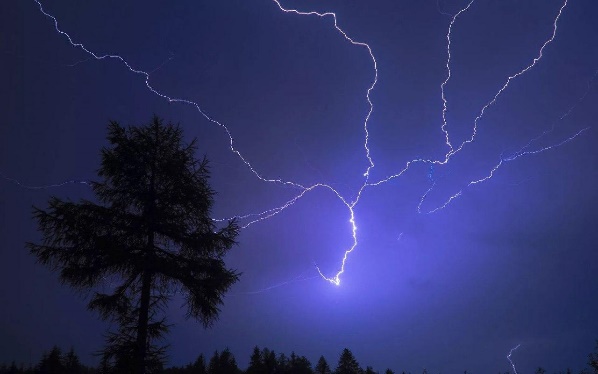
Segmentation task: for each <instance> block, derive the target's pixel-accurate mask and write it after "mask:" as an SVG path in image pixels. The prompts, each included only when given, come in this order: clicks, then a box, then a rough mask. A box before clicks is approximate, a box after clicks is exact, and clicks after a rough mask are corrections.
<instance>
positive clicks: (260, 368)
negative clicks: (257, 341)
mask: <svg viewBox="0 0 598 374" xmlns="http://www.w3.org/2000/svg"><path fill="white" fill-rule="evenodd" d="M246 373H247V374H263V373H264V361H263V360H262V352H261V351H260V348H259V347H258V346H257V345H256V346H255V347H254V348H253V352H252V353H251V357H250V358H249V366H248V367H247V370H246Z"/></svg>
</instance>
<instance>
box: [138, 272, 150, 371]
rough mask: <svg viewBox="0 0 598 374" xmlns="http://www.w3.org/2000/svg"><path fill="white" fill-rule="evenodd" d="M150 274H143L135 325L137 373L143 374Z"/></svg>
mask: <svg viewBox="0 0 598 374" xmlns="http://www.w3.org/2000/svg"><path fill="white" fill-rule="evenodd" d="M151 285H152V274H151V273H150V272H149V271H145V272H144V273H143V280H142V285H141V299H140V302H139V304H140V305H139V321H138V324H137V373H138V374H145V356H146V353H147V325H148V321H149V304H150V292H151Z"/></svg>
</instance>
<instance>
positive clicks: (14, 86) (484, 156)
mask: <svg viewBox="0 0 598 374" xmlns="http://www.w3.org/2000/svg"><path fill="white" fill-rule="evenodd" d="M42 4H43V6H44V9H45V10H46V11H47V12H49V13H51V14H53V15H54V16H56V18H57V19H58V21H59V26H60V28H61V29H62V30H64V31H65V32H67V33H69V35H71V37H72V38H73V41H75V42H80V43H83V44H84V45H85V46H86V47H87V48H88V49H89V50H91V51H93V52H95V53H97V54H98V55H104V54H118V55H120V56H122V57H123V58H125V59H126V61H128V63H129V64H130V65H131V66H132V67H134V68H136V69H140V70H144V71H146V72H151V75H150V84H151V85H152V87H154V88H155V89H157V90H159V91H160V92H162V93H164V94H166V95H169V96H171V97H176V98H182V99H186V100H190V101H193V102H196V103H198V104H199V105H200V106H201V108H202V109H203V110H204V111H205V113H207V114H208V115H209V116H210V117H211V118H213V119H214V120H216V121H218V122H220V123H222V124H224V125H226V126H227V128H228V129H229V130H230V132H231V134H232V135H233V137H234V139H235V146H236V149H237V150H239V151H240V152H241V153H242V154H243V156H244V157H245V158H246V159H247V160H248V161H249V162H251V164H252V165H253V166H254V168H255V170H256V171H257V172H259V173H260V174H261V175H262V176H264V177H265V178H275V179H276V178H281V179H284V180H288V181H293V182H295V183H300V184H302V185H304V186H311V185H313V184H316V183H325V184H327V185H329V186H330V187H332V188H334V189H335V190H336V191H337V192H338V193H339V194H340V195H341V196H343V197H344V198H345V200H346V201H347V202H350V201H352V200H353V199H354V198H355V197H356V196H357V194H358V192H359V191H360V187H362V185H363V183H364V178H363V173H364V171H365V170H366V168H367V166H368V160H367V158H366V154H365V149H364V136H365V134H364V119H365V117H366V115H367V113H368V110H369V106H368V102H367V100H366V91H367V89H368V87H370V85H371V84H372V82H373V79H374V76H375V75H374V73H375V72H374V66H373V61H372V59H371V57H370V55H369V54H368V51H367V49H366V48H364V47H362V46H355V45H352V44H350V43H349V42H348V41H347V40H345V39H344V38H343V37H342V35H341V34H340V33H339V32H338V31H336V30H335V29H334V23H333V19H332V17H325V18H320V17H317V16H301V15H297V14H288V13H284V12H282V11H281V10H280V9H279V8H278V6H277V5H276V3H275V2H274V1H272V0H251V1H249V0H243V1H242V0H237V1H176V2H158V1H131V2H121V1H101V2H100V1H96V2H80V1H74V0H73V1H60V2H58V1H43V2H42ZM467 4H468V1H461V0H445V1H440V2H439V3H436V1H434V0H430V1H391V0H381V1H332V0H331V1H325V2H321V1H319V2H318V1H282V5H283V6H284V7H285V8H293V7H295V8H296V9H299V10H301V11H311V10H316V11H319V12H325V11H331V12H336V14H337V18H338V24H339V26H340V27H341V28H342V29H343V30H344V31H345V32H347V34H348V35H349V36H350V37H351V38H353V40H356V41H359V42H365V43H367V44H368V45H369V46H370V47H371V49H372V51H373V53H374V55H375V58H376V61H377V67H378V83H377V85H376V86H375V89H374V90H373V91H372V92H371V94H370V98H371V100H372V102H373V106H374V109H373V113H372V116H371V118H370V120H369V123H368V129H369V134H370V138H369V148H370V151H371V157H372V159H373V161H374V163H375V167H374V168H373V169H372V170H371V172H370V179H369V181H370V182H372V183H374V182H377V181H381V180H384V179H385V178H386V177H388V176H390V175H393V174H396V173H398V172H399V171H400V170H402V169H403V168H404V167H405V165H406V162H408V161H410V160H413V159H418V158H423V159H430V160H444V157H445V155H446V153H447V152H448V151H449V147H448V146H447V145H446V144H445V137H444V134H443V132H442V131H441V125H442V123H443V119H442V109H443V102H442V98H441V84H442V82H443V81H445V79H446V78H447V67H446V63H447V39H446V36H447V31H448V29H449V24H450V22H451V19H452V16H451V14H455V13H457V12H458V11H459V10H460V9H463V8H464V7H465V6H466V5H467ZM562 5H563V1H562V0H558V1H557V0H550V1H548V0H535V1H531V0H530V1H516V0H503V1H495V0H477V1H476V2H474V3H473V4H472V5H471V7H470V8H469V9H468V10H467V11H466V12H464V13H462V14H461V16H459V17H458V18H457V19H456V22H455V23H454V25H453V27H452V33H451V62H450V70H451V78H450V80H449V81H448V83H447V84H446V86H445V98H446V99H447V112H446V119H447V126H446V130H447V131H448V133H449V136H450V140H451V141H452V143H453V145H454V147H455V148H458V145H459V144H461V143H462V142H463V141H465V140H466V139H469V138H470V136H471V134H472V130H473V126H474V120H475V118H476V117H477V116H478V115H479V114H480V111H481V109H482V108H483V107H484V106H485V105H486V104H487V103H488V102H490V100H492V98H493V97H494V96H495V95H496V94H497V92H498V91H499V90H500V89H501V87H503V85H504V84H505V83H506V82H507V78H508V77H509V76H513V75H515V74H516V73H518V72H520V71H522V69H524V68H526V67H527V66H529V65H530V64H532V62H533V61H534V58H537V57H538V53H539V51H540V48H541V47H542V45H543V44H544V43H545V42H546V41H547V40H549V39H550V37H551V35H552V32H553V22H554V20H555V17H556V15H557V14H558V12H559V9H560V7H561V6H562ZM0 8H1V11H0V25H1V26H0V27H1V32H0V38H1V39H0V41H1V42H0V48H1V56H2V57H1V59H2V67H3V68H2V69H0V76H1V81H0V82H2V84H1V85H0V90H1V91H0V92H1V95H0V98H1V100H2V108H3V121H2V122H3V124H2V125H1V126H0V131H1V132H0V141H1V142H2V143H1V146H0V154H1V157H0V173H2V176H4V178H3V179H0V215H1V216H0V217H1V221H0V222H1V224H0V256H1V257H0V258H1V261H0V300H2V304H3V306H2V308H0V332H1V335H0V362H1V361H10V360H12V359H16V360H17V361H23V362H25V363H29V362H30V360H33V361H36V360H37V359H38V358H39V357H40V355H41V353H42V352H43V351H44V350H47V349H49V348H50V347H51V346H52V345H53V344H58V345H60V346H63V347H65V348H68V347H70V346H71V345H73V346H74V347H75V349H76V350H77V351H78V352H79V353H80V354H81V355H82V356H83V359H84V360H85V361H88V362H95V361H94V359H93V358H92V357H91V353H92V352H93V351H96V350H98V349H99V348H100V347H101V346H102V342H103V340H102V332H103V331H104V329H105V328H106V325H105V324H103V323H102V322H99V321H98V320H97V316H96V315H94V314H92V313H89V312H87V311H86V301H85V299H82V298H81V297H79V296H77V295H76V294H74V293H73V292H72V291H70V290H69V289H67V288H64V287H62V286H61V285H60V283H59V281H58V280H57V277H56V274H53V273H51V272H50V271H49V270H47V269H45V268H44V267H42V266H41V265H38V264H36V263H35V261H34V258H33V257H32V256H30V255H29V254H28V252H27V250H26V249H25V248H24V243H25V242H26V241H36V240H39V234H38V233H37V232H36V230H35V224H34V222H33V220H32V218H31V206H32V205H36V206H44V205H45V203H46V201H47V200H48V198H49V196H51V195H55V196H59V197H62V198H69V199H72V200H78V199H80V198H83V197H85V198H91V197H92V196H91V194H90V191H89V189H88V187H86V186H85V185H83V184H77V183H67V184H65V185H62V186H59V187H47V188H29V187H32V186H33V187H40V186H49V185H53V184H61V183H62V182H64V181H69V180H88V179H93V178H94V177H95V170H96V169H97V167H98V165H99V150H100V148H101V147H102V146H103V145H105V144H106V142H105V134H106V125H107V124H108V121H109V120H116V121H119V122H120V123H121V124H126V125H134V124H142V123H146V122H148V121H149V120H150V119H151V116H152V114H154V113H156V114H158V115H159V116H161V117H163V118H165V119H166V120H169V121H172V122H177V123H180V124H181V125H182V126H183V128H184V130H185V132H186V135H187V136H188V138H189V139H191V138H192V137H197V138H198V139H199V147H200V152H201V153H206V154H207V156H208V157H209V159H210V160H211V162H212V168H213V178H212V185H213V187H214V189H215V190H217V191H218V196H217V201H216V206H215V210H214V216H215V218H227V217H231V216H235V215H244V214H248V213H259V212H263V211H265V210H268V209H272V208H276V207H279V206H281V205H283V204H284V203H285V202H287V201H289V200H290V199H292V198H293V197H294V196H297V195H298V194H299V193H301V190H300V189H297V188H293V187H290V186H288V185H287V186H283V185H280V184H275V183H266V182H263V181H261V180H259V179H258V178H257V177H256V176H255V175H254V174H253V173H252V172H251V171H250V170H249V169H248V168H247V167H246V166H245V164H243V163H242V162H241V161H240V159H239V158H238V157H237V156H236V155H235V154H234V153H232V152H231V151H230V149H229V138H228V136H227V134H226V132H225V131H224V130H223V129H222V128H221V127H219V126H218V125H216V124H214V123H212V122H210V121H208V120H206V118H204V117H203V116H202V115H201V114H200V113H199V112H198V111H197V110H196V109H195V108H194V107H193V106H190V105H185V104H181V103H169V102H168V101H167V100H164V99H162V98H160V97H158V96H157V95H155V94H153V93H152V92H151V91H149V90H148V88H147V87H146V86H145V84H144V77H143V76H141V75H138V74H133V73H131V72H130V71H129V70H128V69H127V68H126V66H124V64H123V63H122V62H120V61H118V60H115V59H104V60H95V59H93V58H90V56H89V55H88V54H86V53H85V52H84V51H82V50H81V49H78V48H75V47H73V46H72V45H71V44H70V43H69V41H68V40H67V39H66V38H65V37H64V36H62V35H60V34H58V33H57V32H56V30H55V29H54V25H53V23H52V21H51V20H50V19H49V18H47V17H45V16H44V15H43V14H42V13H41V12H40V9H39V7H38V6H37V4H36V3H35V2H34V1H25V0H24V1H16V0H12V1H4V2H3V3H2V6H1V7H0ZM597 17H598V3H596V2H595V1H594V0H570V1H569V4H568V5H567V6H566V7H565V8H564V10H563V13H562V16H561V18H560V19H559V21H558V27H557V32H556V36H555V38H554V41H553V42H552V43H550V44H548V45H547V46H546V47H545V48H544V50H543V57H542V58H541V59H540V60H539V61H537V63H536V65H535V66H534V67H533V68H532V69H530V70H529V71H527V72H526V73H525V74H522V75H520V76H518V77H516V78H515V79H513V80H512V81H511V82H510V83H509V85H508V87H507V88H506V89H505V90H504V92H503V93H502V94H501V95H500V96H499V97H498V99H497V101H496V103H495V104H494V105H491V106H489V107H488V108H487V109H486V110H485V112H484V115H483V116H482V118H481V119H480V120H479V121H477V136H476V137H475V141H474V142H472V143H471V144H468V145H466V146H465V147H464V148H463V149H462V150H461V151H460V152H459V153H458V154H456V155H455V156H453V157H452V158H451V160H450V162H449V163H448V164H447V165H436V166H434V167H432V168H430V164H426V163H414V164H412V165H411V167H410V169H409V171H407V172H406V173H404V174H403V175H402V176H401V177H398V178H394V179H391V180H389V181H388V182H386V183H383V184H380V185H377V186H368V187H366V188H365V189H363V191H362V194H361V196H360V200H359V202H358V204H357V205H355V207H354V208H353V211H354V213H355V222H356V225H357V227H358V231H357V239H358V245H357V247H356V248H355V250H354V251H353V252H352V253H351V254H350V256H349V258H348V260H347V263H346V271H345V273H344V274H342V278H341V285H340V286H338V287H337V286H334V285H332V284H330V283H329V282H326V281H325V280H323V279H322V278H320V277H319V275H318V273H317V271H316V269H315V267H314V263H317V264H318V265H319V266H320V268H321V270H322V272H323V273H324V274H326V275H327V276H333V275H334V274H335V273H336V272H337V271H338V270H339V267H340V265H341V260H342V257H343V253H344V251H345V250H346V249H348V248H350V247H351V245H352V237H351V224H350V222H349V218H350V211H349V208H348V207H347V206H346V205H345V204H343V202H342V201H341V199H339V198H338V197H337V196H336V195H335V194H334V193H333V192H331V190H330V189H326V188H316V189H314V190H311V191H309V192H307V193H305V195H304V196H303V197H302V198H301V199H299V200H297V202H296V203H295V204H294V205H292V206H290V207H289V208H287V209H285V210H284V211H282V212H281V213H280V214H277V215H275V216H273V217H272V218H270V219H268V220H265V221H262V222H259V223H256V224H253V225H251V226H249V227H248V228H247V229H244V230H243V231H242V232H241V235H240V237H239V242H240V245H239V246H238V247H236V248H235V249H234V250H233V251H232V252H231V254H230V257H229V258H228V263H229V264H230V266H232V267H235V268H237V269H238V270H240V271H242V272H243V276H242V278H241V281H240V282H239V283H238V284H237V285H236V286H235V287H234V288H233V290H232V291H231V292H230V294H229V296H227V298H226V300H225V305H224V307H223V309H222V313H221V316H220V320H219V322H218V323H217V324H216V325H215V326H214V327H213V328H212V329H210V330H204V329H202V327H201V325H200V324H199V323H197V322H194V321H186V320H185V318H184V312H185V310H184V309H180V308H179V306H180V305H181V300H179V299H178V298H177V297H175V298H174V300H173V302H172V303H171V308H170V309H169V311H168V315H169V320H170V321H171V322H173V323H175V326H174V327H173V329H172V332H171V334H170V335H169V336H168V340H169V342H170V343H171V349H170V354H171V363H172V364H182V363H186V362H188V361H191V360H193V359H194V358H195V357H196V355H197V354H198V353H200V352H203V353H205V354H207V355H210V354H211V353H212V352H213V351H214V350H216V349H219V350H221V349H223V348H225V347H229V348H230V349H231V350H232V352H233V353H234V354H235V355H236V357H237V359H238V361H239V363H240V365H241V366H242V367H245V366H246V364H247V360H248V357H249V354H250V352H251V349H252V347H253V346H255V345H259V346H261V347H263V346H267V347H269V348H270V349H274V350H276V351H277V352H281V351H282V352H285V353H290V352H291V351H293V350H294V351H295V352H296V353H298V354H300V355H306V356H307V357H308V358H309V359H311V360H312V362H315V361H316V360H317V358H318V357H319V355H321V354H323V355H324V356H325V357H326V358H327V359H328V360H329V362H331V363H332V364H335V363H336V361H337V359H338V356H339V354H340V352H341V350H342V348H344V347H348V348H350V349H351V350H352V351H353V352H354V353H355V355H356V357H357V359H358V361H359V362H360V363H361V364H362V365H364V366H365V365H372V366H374V368H375V369H377V370H381V371H382V370H384V369H385V368H386V367H390V368H392V369H394V370H397V371H400V370H406V371H412V372H414V373H417V372H421V371H422V369H423V368H424V367H425V368H427V369H428V371H429V372H443V373H449V372H462V371H463V370H465V369H467V370H468V371H472V372H474V373H482V372H497V371H507V370H509V369H510V366H509V363H508V361H507V360H506V354H507V353H508V351H509V350H510V349H511V348H512V347H514V346H515V345H517V344H521V347H520V348H519V349H518V350H517V351H516V352H515V353H514V354H513V359H514V361H515V362H516V364H517V367H518V369H519V371H520V372H531V371H532V370H533V369H534V368H535V367H537V366H543V367H545V368H546V369H548V371H549V372H552V371H557V370H564V369H566V368H567V367H571V368H572V369H574V370H578V369H580V368H581V367H583V366H584V365H585V363H586V361H587V354H588V353H589V352H590V351H592V349H593V348H594V341H595V339H598V318H596V315H598V299H597V298H596V292H597V291H598V277H597V276H596V274H597V273H598V265H597V264H598V252H597V251H596V248H597V246H596V243H597V242H598V231H597V230H596V222H598V212H597V210H596V208H597V206H596V201H597V198H598V192H597V191H598V189H597V186H598V152H597V151H596V144H597V142H598V131H597V129H596V128H595V125H596V118H598V105H596V104H597V103H598V77H596V76H595V75H596V71H597V70H598V43H597V42H596V41H597V40H598V23H597V22H596V19H597ZM593 78H594V79H593ZM586 128H589V129H587V130H586V131H584V132H583V133H581V134H580V135H579V136H577V137H575V139H573V140H571V141H570V142H565V143H564V144H562V145H561V146H559V147H555V148H552V149H547V150H546V151H543V152H539V153H537V154H527V155H523V156H521V157H519V158H517V159H515V160H513V161H503V163H502V164H501V167H500V168H499V169H498V170H496V172H495V173H494V174H493V177H492V178H491V179H489V180H487V181H485V182H484V183H479V184H476V185H473V186H468V184H469V183H470V182H471V181H474V180H479V179H481V178H484V177H486V176H488V175H489V173H490V171H491V170H492V169H493V167H494V166H495V165H497V164H498V163H499V162H500V161H501V157H502V159H508V157H509V156H512V155H514V154H517V153H516V152H517V151H519V150H521V149H522V148H523V149H524V151H528V152H535V151H538V150H542V149H544V148H546V147H548V148H550V147H552V146H554V145H557V144H560V143H561V142H563V141H565V140H567V139H569V138H570V137H571V136H573V135H574V134H577V133H578V132H579V131H580V130H582V129H586ZM542 134H544V135H543V136H541V137H539V136H540V135H542ZM538 137H539V138H538ZM535 138H537V139H536V140H535V141H534V142H532V143H531V144H530V145H529V146H528V147H527V148H524V147H525V146H526V144H528V143H529V142H530V140H532V139H535ZM198 156H200V155H198ZM15 180H16V181H19V182H20V183H21V184H22V185H19V184H18V183H16V182H15ZM432 185H433V188H432V189H431V190H430V187H432ZM27 186H29V187H27ZM428 190H429V193H426V192H427V191H428ZM459 191H462V194H461V195H460V196H459V197H458V198H457V199H455V200H453V201H452V202H451V203H450V204H449V205H447V206H446V208H444V209H441V210H438V211H436V212H434V213H432V214H427V212H429V211H432V210H435V209H436V208H438V207H441V206H443V204H445V202H446V201H447V200H448V199H449V198H450V197H451V196H453V195H455V194H456V193H457V192H459ZM424 195H425V199H422V197H423V196H424ZM418 207H419V211H420V213H418ZM241 223H243V224H246V223H249V221H248V220H245V221H241Z"/></svg>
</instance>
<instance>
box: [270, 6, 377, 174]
mask: <svg viewBox="0 0 598 374" xmlns="http://www.w3.org/2000/svg"><path fill="white" fill-rule="evenodd" d="M272 1H274V2H275V3H276V5H278V8H280V10H281V11H283V12H285V13H294V14H298V15H301V16H318V17H320V18H324V17H327V16H330V17H332V19H333V20H334V28H335V29H336V30H337V31H338V32H339V33H340V34H341V35H342V36H343V37H344V38H345V39H346V40H347V41H348V42H349V43H351V44H353V45H356V46H360V47H364V48H366V49H367V50H368V53H369V54H370V57H371V59H372V62H373V64H374V80H373V82H372V84H371V85H370V87H369V88H368V89H367V93H366V100H367V102H368V104H369V106H370V108H369V110H368V113H367V115H366V116H365V120H364V121H363V129H364V132H365V142H364V148H365V153H366V157H367V159H368V162H369V166H368V167H367V169H366V171H365V173H363V176H364V177H365V178H366V182H367V179H368V178H369V175H370V170H371V169H372V168H373V167H374V160H373V159H372V157H371V156H370V148H369V145H368V142H369V138H370V133H369V131H368V122H369V120H370V117H371V115H372V112H373V111H374V104H373V103H372V100H371V99H370V93H371V92H372V90H373V89H374V87H376V83H377V82H378V64H377V62H376V57H375V56H374V53H373V52H372V48H371V47H370V46H369V44H367V43H364V42H358V41H355V40H353V39H352V38H351V37H350V36H349V35H348V34H347V33H346V32H345V31H344V30H343V29H341V28H340V27H339V26H338V22H337V19H336V13H333V12H325V13H319V12H315V11H309V12H301V11H299V10H297V9H287V8H284V7H283V6H282V5H281V4H280V0H272Z"/></svg>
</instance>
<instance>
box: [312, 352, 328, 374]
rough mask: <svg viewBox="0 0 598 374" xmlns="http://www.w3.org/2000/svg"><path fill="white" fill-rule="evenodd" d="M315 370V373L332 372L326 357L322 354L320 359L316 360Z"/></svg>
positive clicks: (324, 373) (326, 373)
mask: <svg viewBox="0 0 598 374" xmlns="http://www.w3.org/2000/svg"><path fill="white" fill-rule="evenodd" d="M315 372H316V374H332V371H331V370H330V366H329V365H328V362H326V359H325V358H324V356H320V359H319V360H318V363H317V364H316V370H315Z"/></svg>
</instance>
